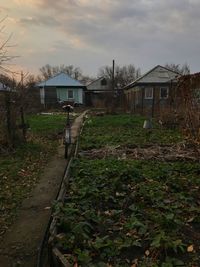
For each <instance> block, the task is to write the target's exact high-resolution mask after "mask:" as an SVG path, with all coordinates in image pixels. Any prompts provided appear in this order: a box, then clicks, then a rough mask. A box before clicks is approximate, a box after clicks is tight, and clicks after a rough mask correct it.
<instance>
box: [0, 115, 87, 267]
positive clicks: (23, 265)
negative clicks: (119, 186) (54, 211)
mask: <svg viewBox="0 0 200 267" xmlns="http://www.w3.org/2000/svg"><path fill="white" fill-rule="evenodd" d="M84 115H85V112H84V113H82V114H81V115H80V116H79V117H78V118H76V120H75V122H74V123H73V125H72V141H73V142H74V141H75V139H76V137H77V135H78V133H79V129H80V127H81V125H82V122H83V118H84ZM66 164H67V160H66V159H64V148H63V146H61V147H59V148H58V154H57V155H55V156H54V158H53V159H52V160H51V162H49V164H48V165H47V166H46V168H45V170H44V172H43V173H42V174H41V179H40V181H39V183H38V185H37V186H36V187H35V188H34V189H33V191H32V192H31V194H30V196H29V198H28V199H26V200H24V202H23V203H22V206H21V209H20V211H19V213H18V217H17V219H16V222H15V223H14V224H13V225H12V226H11V227H10V229H9V230H8V231H7V232H6V234H5V236H4V239H3V241H2V242H1V244H0V267H35V266H36V263H37V255H38V251H39V246H40V244H41V241H42V239H43V236H44V233H45V230H46V227H47V223H48V221H49V218H50V216H51V209H50V207H51V204H52V201H53V200H54V199H55V197H56V195H57V193H58V190H59V186H60V183H61V180H62V177H63V175H64V171H65V168H66Z"/></svg>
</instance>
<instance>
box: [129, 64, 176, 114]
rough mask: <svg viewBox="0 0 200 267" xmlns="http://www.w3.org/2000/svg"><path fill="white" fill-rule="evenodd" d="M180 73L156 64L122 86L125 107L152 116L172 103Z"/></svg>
mask: <svg viewBox="0 0 200 267" xmlns="http://www.w3.org/2000/svg"><path fill="white" fill-rule="evenodd" d="M180 76H181V74H180V73H178V72H176V71H173V70H171V69H168V68H166V67H163V66H160V65H157V66H155V67H154V68H153V69H151V70H150V71H148V72H147V73H145V74H144V75H142V76H141V77H139V78H137V79H136V80H135V81H133V82H131V83H130V84H128V85H126V86H125V87H124V91H125V95H126V102H127V107H128V109H129V110H131V111H135V112H139V113H146V114H148V115H149V116H153V115H154V113H155V112H160V110H161V109H165V108H168V107H169V106H170V105H172V104H173V101H174V99H173V96H174V90H175V84H176V82H177V79H178V78H179V77H180Z"/></svg>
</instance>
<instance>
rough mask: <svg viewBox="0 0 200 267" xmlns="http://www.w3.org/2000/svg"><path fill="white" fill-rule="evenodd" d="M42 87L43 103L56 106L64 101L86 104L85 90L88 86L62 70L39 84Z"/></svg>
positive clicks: (41, 97)
mask: <svg viewBox="0 0 200 267" xmlns="http://www.w3.org/2000/svg"><path fill="white" fill-rule="evenodd" d="M37 87H39V89H40V101H41V104H43V105H44V106H45V107H46V106H54V105H56V104H59V103H61V102H64V101H68V102H72V103H76V104H80V105H82V104H84V91H85V89H86V86H84V85H83V84H81V83H80V82H79V81H77V80H75V79H73V78H71V77H70V76H69V75H68V74H66V73H64V72H61V73H59V74H57V75H56V76H54V77H52V78H49V79H48V80H46V81H43V82H40V83H39V84H37Z"/></svg>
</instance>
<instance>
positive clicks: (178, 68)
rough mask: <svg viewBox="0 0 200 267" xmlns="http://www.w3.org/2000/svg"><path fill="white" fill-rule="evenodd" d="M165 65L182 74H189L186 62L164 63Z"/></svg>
mask: <svg viewBox="0 0 200 267" xmlns="http://www.w3.org/2000/svg"><path fill="white" fill-rule="evenodd" d="M165 67H166V68H168V69H170V70H173V71H176V72H178V73H180V74H182V75H187V74H190V66H189V65H188V64H187V63H185V64H183V65H182V66H181V65H180V64H174V63H167V64H165Z"/></svg>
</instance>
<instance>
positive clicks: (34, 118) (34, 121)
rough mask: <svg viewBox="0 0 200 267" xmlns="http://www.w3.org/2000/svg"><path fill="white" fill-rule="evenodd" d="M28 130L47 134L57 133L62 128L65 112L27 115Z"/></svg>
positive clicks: (42, 134) (38, 133) (41, 134)
mask: <svg viewBox="0 0 200 267" xmlns="http://www.w3.org/2000/svg"><path fill="white" fill-rule="evenodd" d="M28 122H29V125H30V130H31V132H32V133H33V134H37V135H40V136H48V135H53V134H58V132H62V131H63V129H64V125H65V122H66V114H61V115H40V114H39V115H31V116H28Z"/></svg>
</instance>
